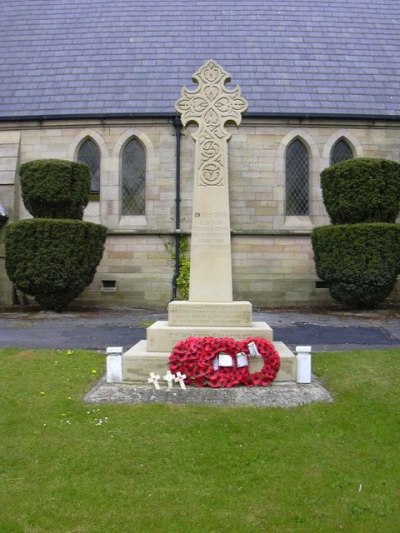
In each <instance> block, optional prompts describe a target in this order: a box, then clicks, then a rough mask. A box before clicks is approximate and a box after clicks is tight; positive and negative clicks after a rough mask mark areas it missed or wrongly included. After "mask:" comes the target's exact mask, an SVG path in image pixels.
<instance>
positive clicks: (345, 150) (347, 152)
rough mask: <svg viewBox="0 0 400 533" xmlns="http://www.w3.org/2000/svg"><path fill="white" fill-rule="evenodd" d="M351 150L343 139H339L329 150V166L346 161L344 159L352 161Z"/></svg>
mask: <svg viewBox="0 0 400 533" xmlns="http://www.w3.org/2000/svg"><path fill="white" fill-rule="evenodd" d="M353 157H354V154H353V150H352V149H351V148H350V145H349V143H348V142H347V141H345V140H344V139H339V140H338V141H336V142H335V144H334V145H333V146H332V150H331V165H335V164H336V163H340V161H346V159H353Z"/></svg>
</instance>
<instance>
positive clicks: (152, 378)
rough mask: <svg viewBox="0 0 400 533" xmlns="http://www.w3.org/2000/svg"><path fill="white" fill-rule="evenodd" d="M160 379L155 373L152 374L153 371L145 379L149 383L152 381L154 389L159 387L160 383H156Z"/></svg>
mask: <svg viewBox="0 0 400 533" xmlns="http://www.w3.org/2000/svg"><path fill="white" fill-rule="evenodd" d="M159 379H160V376H159V375H158V374H157V375H156V374H154V372H150V377H149V379H148V380H147V381H148V382H149V383H152V384H153V385H154V388H155V389H160V388H161V387H160V384H159V383H158V381H159Z"/></svg>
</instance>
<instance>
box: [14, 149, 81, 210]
mask: <svg viewBox="0 0 400 533" xmlns="http://www.w3.org/2000/svg"><path fill="white" fill-rule="evenodd" d="M20 177H21V193H22V199H23V201H24V204H25V207H26V208H27V210H28V211H29V213H30V214H31V215H32V216H33V217H35V218H73V219H79V220H80V219H81V218H82V216H83V210H84V208H85V207H86V206H87V204H88V201H89V194H90V171H89V167H88V166H87V165H85V164H84V163H76V162H74V161H64V160H61V159H39V160H36V161H29V162H28V163H24V164H23V165H21V168H20Z"/></svg>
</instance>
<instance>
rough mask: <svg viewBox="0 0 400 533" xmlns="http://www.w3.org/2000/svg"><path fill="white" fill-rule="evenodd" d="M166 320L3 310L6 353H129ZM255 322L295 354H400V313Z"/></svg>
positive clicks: (319, 314)
mask: <svg viewBox="0 0 400 533" xmlns="http://www.w3.org/2000/svg"><path fill="white" fill-rule="evenodd" d="M166 319H167V314H166V313H165V312H155V311H147V310H144V309H121V308H118V309H111V310H110V309H98V310H93V309H91V310H90V309H89V310H82V309H68V310H66V311H65V312H64V313H53V312H45V311H37V310H29V309H28V310H27V309H24V308H7V309H3V310H1V309H0V347H21V348H53V349H74V348H75V349H76V348H87V349H93V350H99V351H104V350H105V348H106V347H107V346H123V347H124V349H128V348H129V347H131V346H132V345H133V344H135V343H136V342H137V341H138V340H140V339H144V338H145V337H146V332H145V328H146V327H147V326H149V325H150V324H151V323H152V322H154V321H156V320H166ZM254 320H256V321H261V320H265V321H266V322H267V323H268V324H269V325H270V326H271V327H272V328H273V330H274V339H275V340H279V341H283V342H284V343H286V344H287V345H288V346H289V347H290V348H292V349H293V348H295V346H296V345H311V346H312V349H313V351H314V352H321V351H332V350H344V349H346V350H350V349H351V350H353V349H365V348H390V347H399V348H400V308H399V309H390V308H388V309H381V310H374V311H364V312H354V311H353V312H352V311H346V310H340V309H335V308H332V309H323V310H319V311H318V310H310V309H304V310H299V309H297V310H287V309H285V310H276V309H274V310H255V311H254Z"/></svg>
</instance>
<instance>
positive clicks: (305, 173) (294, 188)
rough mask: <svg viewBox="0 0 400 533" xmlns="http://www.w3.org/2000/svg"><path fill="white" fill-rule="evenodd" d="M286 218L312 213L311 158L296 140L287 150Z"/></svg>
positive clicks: (305, 148)
mask: <svg viewBox="0 0 400 533" xmlns="http://www.w3.org/2000/svg"><path fill="white" fill-rule="evenodd" d="M285 165H286V173H285V174H286V216H307V215H309V211H310V156H309V153H308V149H307V147H306V145H305V144H304V143H303V142H302V141H301V140H300V139H295V140H294V141H292V142H291V143H290V145H289V146H288V148H287V150H286V161H285Z"/></svg>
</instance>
